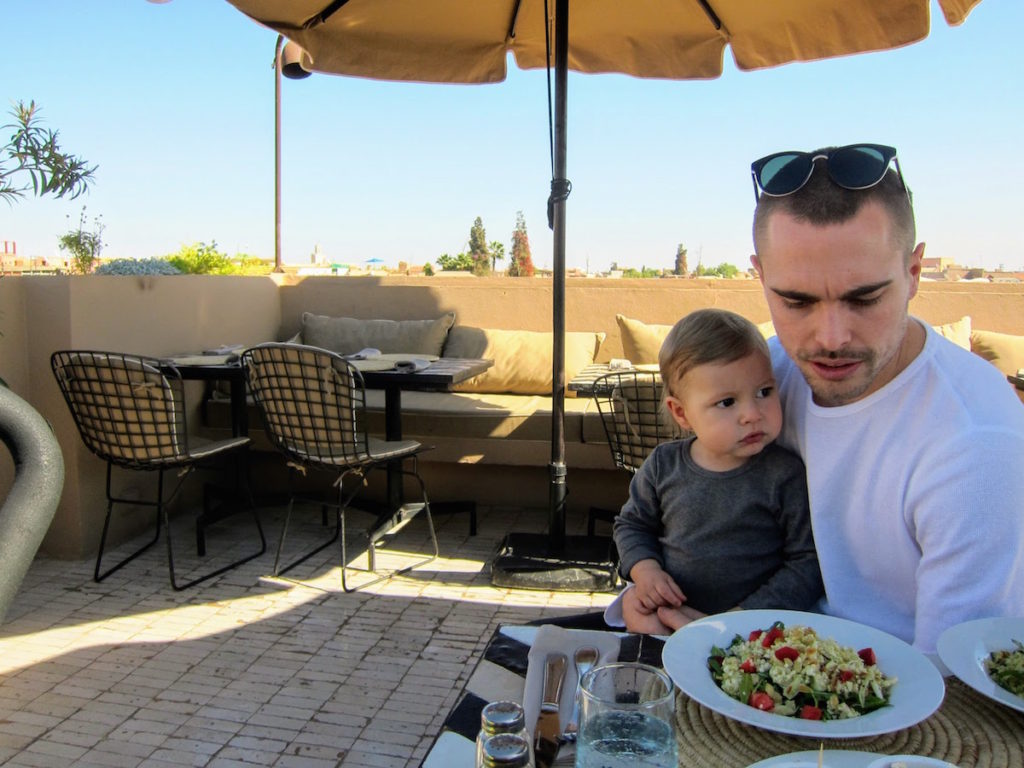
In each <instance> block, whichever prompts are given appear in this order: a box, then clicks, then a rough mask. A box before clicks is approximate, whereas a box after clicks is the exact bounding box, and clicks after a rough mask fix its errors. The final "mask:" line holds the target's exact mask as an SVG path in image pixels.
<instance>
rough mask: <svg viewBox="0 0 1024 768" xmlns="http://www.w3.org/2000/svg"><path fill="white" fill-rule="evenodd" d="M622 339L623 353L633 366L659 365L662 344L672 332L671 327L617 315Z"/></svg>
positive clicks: (616, 319)
mask: <svg viewBox="0 0 1024 768" xmlns="http://www.w3.org/2000/svg"><path fill="white" fill-rule="evenodd" d="M615 322H616V323H618V325H619V335H620V336H621V338H622V353H623V355H624V356H625V358H626V359H627V360H629V362H631V363H632V364H633V365H646V364H650V363H654V364H657V362H658V352H659V350H660V349H661V343H662V342H663V341H664V340H665V337H666V336H668V332H669V331H671V330H672V326H671V325H651V324H649V323H644V322H642V321H640V320H634V319H632V318H630V317H626V316H625V315H616V316H615Z"/></svg>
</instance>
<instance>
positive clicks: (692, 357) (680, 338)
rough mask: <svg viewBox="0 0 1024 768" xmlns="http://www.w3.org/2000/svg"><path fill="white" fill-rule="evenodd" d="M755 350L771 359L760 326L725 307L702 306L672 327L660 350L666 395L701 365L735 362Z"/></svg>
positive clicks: (675, 393) (659, 360)
mask: <svg viewBox="0 0 1024 768" xmlns="http://www.w3.org/2000/svg"><path fill="white" fill-rule="evenodd" d="M753 352H760V353H761V354H762V355H764V356H765V357H766V358H768V359H769V360H771V355H770V353H769V352H768V343H767V342H766V341H765V340H764V336H762V335H761V332H760V331H759V330H758V329H757V326H756V325H754V324H753V323H752V322H750V321H749V320H747V319H746V318H745V317H742V316H741V315H737V314H736V313H735V312H729V311H728V310H725V309H698V310H696V311H695V312H691V313H690V314H688V315H686V316H685V317H684V318H683V319H682V320H680V321H679V322H677V323H676V324H675V325H674V326H672V330H671V331H669V332H668V336H666V337H665V341H664V342H662V345H661V351H660V352H659V353H658V367H659V368H660V369H661V380H662V384H663V386H664V393H665V395H666V396H668V395H673V396H675V397H678V396H679V393H678V392H673V391H672V387H673V386H675V384H676V383H677V382H679V381H681V380H682V378H683V376H685V375H686V374H687V373H689V372H690V371H691V370H693V369H694V368H696V367H697V366H698V365H707V364H708V363H731V362H734V361H736V360H739V359H741V358H744V357H746V356H747V355H749V354H751V353H753Z"/></svg>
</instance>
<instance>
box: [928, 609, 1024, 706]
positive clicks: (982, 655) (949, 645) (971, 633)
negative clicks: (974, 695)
mask: <svg viewBox="0 0 1024 768" xmlns="http://www.w3.org/2000/svg"><path fill="white" fill-rule="evenodd" d="M1014 640H1020V641H1021V642H1022V643H1024V618H1017V619H1014V618H1001V619H995V618H994V619H975V620H974V621H965V622H964V623H963V624H957V625H956V626H955V627H950V628H949V629H947V630H946V631H945V632H943V633H942V634H941V635H940V636H939V642H938V644H937V650H938V652H939V658H940V659H942V662H943V663H944V664H945V665H946V666H947V667H949V671H950V672H952V673H953V674H954V675H956V676H957V677H959V678H960V679H961V680H963V681H964V682H965V683H967V685H969V686H971V688H973V689H974V690H976V691H977V692H978V693H980V694H982V695H983V696H988V697H989V698H990V699H993V700H995V701H998V702H999V703H1000V704H1005V705H1006V706H1008V707H1012V708H1013V709H1016V710H1018V711H1019V712H1024V699H1022V698H1021V697H1020V696H1015V695H1014V694H1012V693H1010V692H1009V691H1008V690H1006V689H1005V688H1000V687H999V686H998V685H996V684H995V682H994V681H993V680H992V678H991V677H989V676H988V673H987V672H986V671H985V659H987V658H988V655H989V654H990V653H992V651H1009V650H1012V649H1013V648H1014V645H1013V641H1014Z"/></svg>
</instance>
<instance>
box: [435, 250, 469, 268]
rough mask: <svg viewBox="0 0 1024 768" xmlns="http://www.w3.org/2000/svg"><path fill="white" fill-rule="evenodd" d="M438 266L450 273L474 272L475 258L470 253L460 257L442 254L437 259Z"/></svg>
mask: <svg viewBox="0 0 1024 768" xmlns="http://www.w3.org/2000/svg"><path fill="white" fill-rule="evenodd" d="M437 266H439V267H440V268H441V269H443V270H446V271H448V272H472V271H473V257H472V256H470V255H469V254H468V253H460V254H459V255H458V256H449V255H448V254H447V253H442V254H441V255H440V256H438V257H437Z"/></svg>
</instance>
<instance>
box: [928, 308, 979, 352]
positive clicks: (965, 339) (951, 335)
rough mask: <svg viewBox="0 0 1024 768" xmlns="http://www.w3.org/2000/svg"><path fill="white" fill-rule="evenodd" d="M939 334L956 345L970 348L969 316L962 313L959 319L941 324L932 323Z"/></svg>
mask: <svg viewBox="0 0 1024 768" xmlns="http://www.w3.org/2000/svg"><path fill="white" fill-rule="evenodd" d="M932 328H934V329H935V330H936V331H938V333H939V336H942V337H943V338H946V339H949V340H950V341H952V342H953V343H954V344H956V345H957V346H958V347H963V348H964V349H968V350H969V349H970V348H971V316H970V315H964V316H963V317H961V318H960V319H959V320H957V321H956V322H953V323H945V324H943V325H933V326H932Z"/></svg>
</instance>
